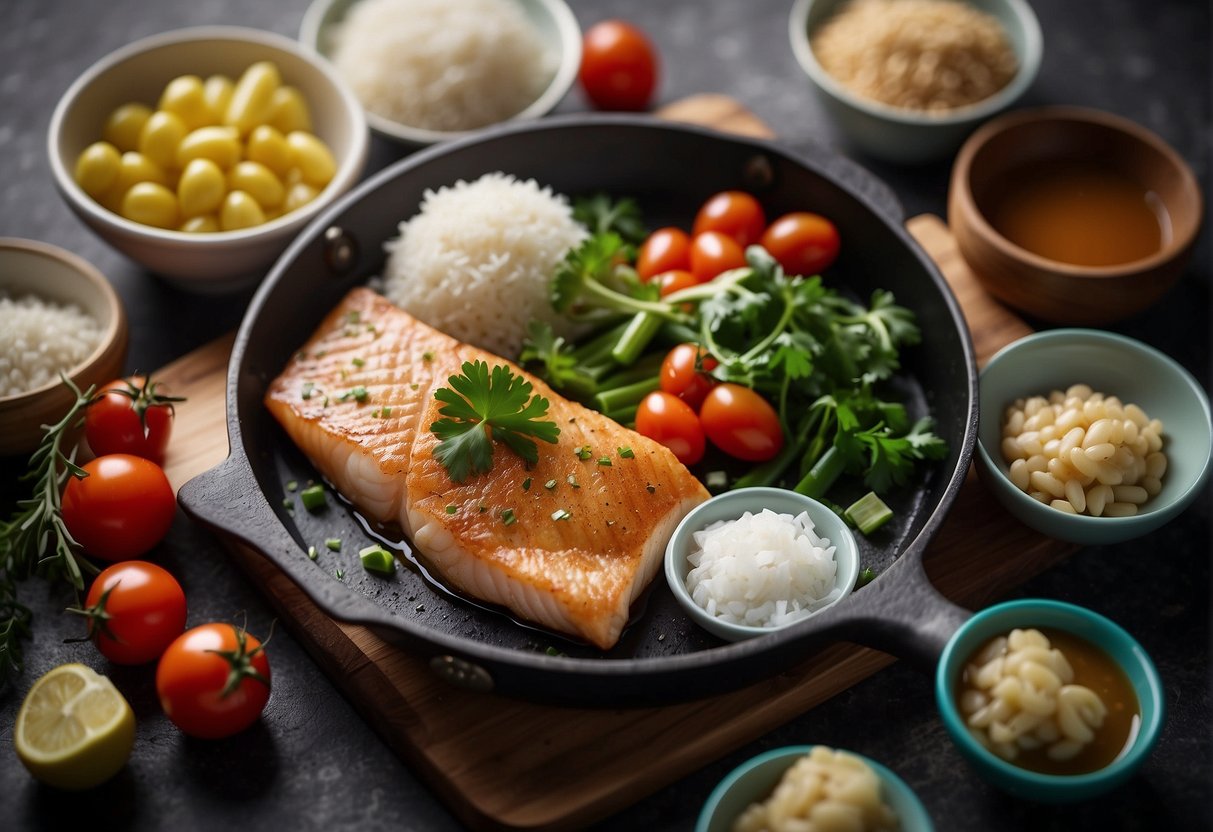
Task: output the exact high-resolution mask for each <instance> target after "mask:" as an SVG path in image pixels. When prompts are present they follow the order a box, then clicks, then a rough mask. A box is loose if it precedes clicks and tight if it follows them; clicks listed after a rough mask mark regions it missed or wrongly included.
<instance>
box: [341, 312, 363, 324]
mask: <svg viewBox="0 0 1213 832" xmlns="http://www.w3.org/2000/svg"><path fill="white" fill-rule="evenodd" d="M361 318H362V315H361V314H360V313H359V312H358V310H357V309H351V310H350V311H349V312H346V313H345V322H346V323H347V324H356V323H358V321H359V320H361Z"/></svg>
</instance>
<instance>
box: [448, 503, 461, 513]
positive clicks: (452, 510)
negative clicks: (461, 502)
mask: <svg viewBox="0 0 1213 832" xmlns="http://www.w3.org/2000/svg"><path fill="white" fill-rule="evenodd" d="M446 513H447V514H458V513H459V506H457V505H454V504H452V505H449V506H447V507H446Z"/></svg>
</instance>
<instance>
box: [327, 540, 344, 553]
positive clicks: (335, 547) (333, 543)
mask: <svg viewBox="0 0 1213 832" xmlns="http://www.w3.org/2000/svg"><path fill="white" fill-rule="evenodd" d="M324 545H325V546H327V547H328V549H329V551H330V552H340V551H341V538H339V537H330V538H329V539H328V540H326V541H324Z"/></svg>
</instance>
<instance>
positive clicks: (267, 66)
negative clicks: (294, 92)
mask: <svg viewBox="0 0 1213 832" xmlns="http://www.w3.org/2000/svg"><path fill="white" fill-rule="evenodd" d="M281 80H282V79H281V77H280V76H279V75H278V67H277V66H275V65H274V64H273V63H272V62H270V61H258V62H257V63H255V64H253V65H252V66H250V67H249V68H248V69H246V70H245V71H244V74H243V75H241V76H240V80H238V81H237V82H236V86H235V88H234V89H233V90H232V100H231V101H230V102H229V103H228V105H227V112H226V114H225V115H224V118H223V123H224V124H227V125H230V126H232V127H235V128H236V129H237V130H239V131H240V135H242V136H243V135H247V134H248V133H249V132H250V131H252V129H253V128H254V127H256V126H257V125H258V124H265V122H266V119H267V118H268V116H269V112H270V102H271V101H272V100H273V98H274V90H276V89H278V85H279V84H280V83H281Z"/></svg>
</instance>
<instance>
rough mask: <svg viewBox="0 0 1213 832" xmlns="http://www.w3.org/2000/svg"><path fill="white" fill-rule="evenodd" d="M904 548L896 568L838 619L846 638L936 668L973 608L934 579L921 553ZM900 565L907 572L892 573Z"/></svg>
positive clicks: (865, 590) (928, 668)
mask: <svg viewBox="0 0 1213 832" xmlns="http://www.w3.org/2000/svg"><path fill="white" fill-rule="evenodd" d="M908 555H909V553H908V552H907V553H905V554H903V555H902V556H901V558H900V559H899V560H898V561H897V563H896V564H895V565H894V567H892V568H891V569H889V570H887V571H886V573H885V574H884V575H882V576H881V578H882V579H885V580H876V581H873V582H872V583H871V584H869V585H868V586H866V587H864V588H863V591H862V592H861V593H860V596H859V597H858V598H856V599H855V600H856V601H861V603H858V604H854V605H848V606H849V607H851V609H852V611H851V613H850V614H849V615H848V616H847V618H846V619H845V620H844V621H842V622H840V624H839V634H840V635H842V636H843V637H844V638H846V639H848V640H850V641H854V642H856V643H858V644H862V645H864V646H866V647H873V648H875V649H877V650H880V651H882V652H885V653H889V654H891V655H894V656H897V657H898V658H902V659H906V660H908V661H910V662H911V663H912V664H914V665H915V666H917V667H918V668H919V669H920V670H923V671H926V672H928V673H934V672H935V665H936V664H937V663H938V661H939V658H940V656H941V655H942V654H943V651H944V648H945V647H946V646H947V644H948V642H949V641H950V640H951V638H952V636H953V635H955V633H956V631H957V630H958V629H959V628H960V625H961V624H963V623H964V622H965V621H966V620H968V619H969V618H970V617H971V616H972V613H971V612H970V611H969V610H966V609H965V608H964V607H961V606H958V605H957V604H954V603H952V602H951V601H949V600H948V599H947V598H945V597H944V596H943V595H942V594H940V592H939V590H937V589H935V587H934V586H933V585H932V584H931V582H930V580H929V579H928V578H927V575H926V572H925V571H924V570H923V568H922V561H921V559H920V558H916V557H909V556H908ZM894 571H899V572H902V573H904V574H902V575H900V576H898V577H896V578H895V577H893V575H892V573H893V572H894Z"/></svg>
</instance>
